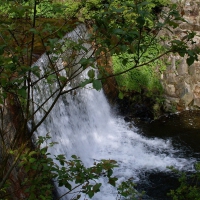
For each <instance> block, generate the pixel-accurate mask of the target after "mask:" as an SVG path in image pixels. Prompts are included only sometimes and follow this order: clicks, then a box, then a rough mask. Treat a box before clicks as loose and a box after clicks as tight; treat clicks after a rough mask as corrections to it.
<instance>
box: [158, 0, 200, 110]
mask: <svg viewBox="0 0 200 200" xmlns="http://www.w3.org/2000/svg"><path fill="white" fill-rule="evenodd" d="M178 8H179V9H180V12H181V13H182V15H183V17H184V18H185V19H186V21H187V22H183V23H181V24H180V25H179V27H178V28H176V29H175V30H174V33H175V35H176V36H177V38H179V39H180V38H182V37H183V36H184V33H186V32H188V31H189V32H190V31H195V32H196V33H197V36H195V42H196V43H195V44H194V45H193V46H192V48H195V47H200V37H199V36H198V35H200V2H199V0H187V1H182V2H181V3H179V6H178ZM199 58H200V57H199ZM186 59H187V57H186V56H185V57H184V58H181V57H180V56H179V55H170V56H169V57H168V63H169V65H168V66H167V69H166V71H165V72H164V73H163V74H162V76H161V81H162V84H163V87H164V91H165V95H164V96H165V99H166V103H165V109H166V110H168V111H171V110H187V109H200V62H199V61H198V62H197V61H195V62H194V64H193V65H191V66H188V65H187V63H186Z"/></svg>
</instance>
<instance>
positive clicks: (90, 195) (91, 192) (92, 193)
mask: <svg viewBox="0 0 200 200" xmlns="http://www.w3.org/2000/svg"><path fill="white" fill-rule="evenodd" d="M88 196H89V197H90V198H92V197H93V196H94V191H93V190H90V191H89V192H88Z"/></svg>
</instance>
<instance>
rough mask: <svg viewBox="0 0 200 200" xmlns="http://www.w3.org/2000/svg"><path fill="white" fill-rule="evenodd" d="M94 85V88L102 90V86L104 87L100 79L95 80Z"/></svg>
mask: <svg viewBox="0 0 200 200" xmlns="http://www.w3.org/2000/svg"><path fill="white" fill-rule="evenodd" d="M92 86H93V88H94V89H96V90H101V88H102V83H101V81H100V80H94V81H93V82H92Z"/></svg>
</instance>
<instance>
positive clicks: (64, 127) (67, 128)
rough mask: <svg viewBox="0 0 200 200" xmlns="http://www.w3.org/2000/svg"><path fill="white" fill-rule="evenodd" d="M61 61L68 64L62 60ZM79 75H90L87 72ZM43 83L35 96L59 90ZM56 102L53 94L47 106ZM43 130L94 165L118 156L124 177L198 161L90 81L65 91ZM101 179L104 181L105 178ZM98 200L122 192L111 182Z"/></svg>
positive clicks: (61, 148)
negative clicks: (133, 123) (130, 116)
mask: <svg viewBox="0 0 200 200" xmlns="http://www.w3.org/2000/svg"><path fill="white" fill-rule="evenodd" d="M76 31H77V29H76V30H75V32H76ZM75 32H72V33H70V34H69V35H70V37H71V36H72V35H73V36H72V37H75V38H76V34H75ZM47 63H48V61H47V57H46V55H43V56H42V57H41V58H40V59H39V60H38V61H37V63H35V64H34V65H38V66H42V65H43V67H45V65H46V64H47ZM59 63H60V65H62V62H59ZM79 78H80V79H81V78H84V74H82V75H81V76H80V77H79ZM43 84H44V85H40V86H39V87H38V88H35V89H36V90H37V91H38V92H37V95H35V96H36V97H35V98H36V99H35V101H36V102H38V103H40V101H43V100H44V99H45V95H47V96H48V95H49V91H51V92H52V90H54V88H51V89H49V88H47V87H48V85H47V84H45V83H43ZM53 87H56V85H53ZM68 87H70V85H69V86H68ZM52 98H53V97H52ZM51 103H52V99H50V100H49V101H48V102H47V105H46V106H47V107H49V104H51ZM43 114H44V112H43V111H42V110H41V111H40V112H38V114H37V116H36V118H37V119H40V118H41V117H42V116H43ZM37 132H38V134H40V135H45V134H46V133H49V134H50V136H51V138H52V141H54V142H58V143H59V144H58V145H55V146H54V147H53V148H51V150H50V151H51V153H52V154H53V155H55V154H65V155H66V157H67V158H70V157H71V155H73V154H75V155H77V156H79V157H80V158H81V160H82V161H83V162H84V164H85V165H86V166H91V165H92V163H93V161H94V159H97V160H101V159H112V160H116V161H117V162H118V164H119V167H118V168H116V170H115V171H114V174H115V175H116V176H117V177H118V178H119V181H123V180H125V179H128V178H130V177H133V178H134V181H135V182H137V181H139V180H140V176H141V174H142V173H144V172H145V171H150V170H159V171H167V168H166V167H167V166H171V165H173V166H175V167H177V168H178V169H190V167H191V163H192V162H193V161H192V160H188V159H185V158H182V157H178V156H177V152H178V151H179V150H177V149H174V148H173V146H172V144H171V141H170V140H162V139H158V138H152V139H149V138H146V137H143V136H142V135H140V134H139V133H138V130H137V128H135V127H129V124H127V123H126V122H125V121H124V119H123V118H122V117H120V116H116V115H115V114H114V112H113V111H112V108H111V107H110V105H109V103H108V101H107V99H106V97H105V95H104V93H103V91H102V90H101V91H96V90H94V89H92V88H91V86H90V85H88V86H87V87H86V88H81V89H78V90H77V91H76V93H75V92H74V93H67V94H65V95H63V96H61V97H60V99H59V100H58V102H57V103H56V105H55V106H54V108H53V110H52V111H51V113H50V114H49V116H48V117H47V119H46V120H45V122H44V123H43V124H42V125H41V126H40V127H39V128H38V130H37ZM100 181H102V182H104V179H103V178H102V179H101V180H100ZM60 192H62V190H61V191H60ZM65 198H66V199H67V197H64V198H63V199H65ZM93 199H94V200H114V199H116V191H115V190H114V188H112V187H111V186H107V185H106V183H105V184H103V187H102V193H99V194H96V195H95V196H94V197H93Z"/></svg>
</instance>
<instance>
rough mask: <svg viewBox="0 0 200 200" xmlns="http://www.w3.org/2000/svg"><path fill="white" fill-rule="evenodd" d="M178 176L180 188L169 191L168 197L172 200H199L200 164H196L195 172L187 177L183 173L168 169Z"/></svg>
mask: <svg viewBox="0 0 200 200" xmlns="http://www.w3.org/2000/svg"><path fill="white" fill-rule="evenodd" d="M170 169H171V170H172V171H173V172H175V174H177V175H178V176H179V183H180V186H179V187H178V188H177V189H175V190H171V191H170V192H169V193H168V195H169V196H170V197H171V198H172V199H173V200H185V199H187V200H199V199H200V163H196V165H195V169H196V172H195V173H194V174H192V175H187V174H186V173H185V172H180V171H178V170H176V169H174V168H173V167H171V168H170Z"/></svg>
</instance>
